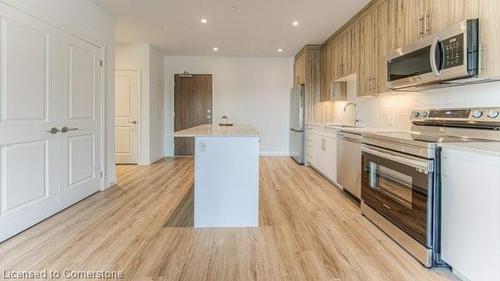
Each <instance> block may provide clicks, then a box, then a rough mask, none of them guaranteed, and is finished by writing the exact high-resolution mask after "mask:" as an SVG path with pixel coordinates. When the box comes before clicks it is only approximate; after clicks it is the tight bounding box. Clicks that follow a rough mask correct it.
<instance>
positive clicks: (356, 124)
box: [344, 102, 361, 127]
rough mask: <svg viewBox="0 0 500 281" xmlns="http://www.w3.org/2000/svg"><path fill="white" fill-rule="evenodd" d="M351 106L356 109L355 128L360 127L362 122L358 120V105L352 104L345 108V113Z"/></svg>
mask: <svg viewBox="0 0 500 281" xmlns="http://www.w3.org/2000/svg"><path fill="white" fill-rule="evenodd" d="M349 106H353V107H354V126H355V127H359V122H361V120H359V119H358V105H357V104H355V103H353V102H350V103H348V104H346V105H345V106H344V112H346V110H347V108H348V107H349Z"/></svg>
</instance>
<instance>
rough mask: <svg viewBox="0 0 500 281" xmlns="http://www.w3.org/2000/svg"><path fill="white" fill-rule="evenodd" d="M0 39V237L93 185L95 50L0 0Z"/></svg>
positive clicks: (96, 170) (96, 172) (96, 180)
mask: <svg viewBox="0 0 500 281" xmlns="http://www.w3.org/2000/svg"><path fill="white" fill-rule="evenodd" d="M0 42H1V44H0V72H1V75H0V241H3V240H5V239H7V238H9V237H11V236H13V235H15V234H16V233H19V232H20V231H22V230H24V229H26V228H28V227H30V226H32V225H34V224H36V223H38V222H40V221H41V220H43V219H45V218H47V217H49V216H51V215H53V214H55V213H56V212H58V211H59V210H62V209H64V208H66V207H68V206H70V205H72V204H74V203H75V202H78V201H79V200H81V199H82V198H85V197H87V196H88V195H90V194H92V193H94V192H96V191H98V190H99V188H100V160H99V159H100V151H99V148H100V146H99V143H100V139H99V132H100V110H99V105H100V97H101V93H100V92H101V81H100V77H101V66H100V58H101V51H100V49H99V48H98V47H96V46H94V45H92V44H90V43H87V42H85V41H83V40H80V39H78V38H76V37H74V36H72V35H70V34H68V33H65V32H63V31H61V30H59V29H57V28H55V27H52V26H51V25H49V24H46V23H43V22H41V21H39V20H37V19H35V18H33V17H31V16H28V15H26V14H24V13H22V12H20V11H18V10H16V9H13V8H10V7H8V6H5V5H3V4H0ZM63 127H67V128H68V130H67V131H64V132H62V131H61V130H62V128H63ZM51 128H55V129H54V132H53V133H51V132H49V131H50V130H51Z"/></svg>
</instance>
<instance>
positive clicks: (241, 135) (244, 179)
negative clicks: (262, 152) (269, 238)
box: [174, 124, 259, 228]
mask: <svg viewBox="0 0 500 281" xmlns="http://www.w3.org/2000/svg"><path fill="white" fill-rule="evenodd" d="M174 136H175V137H194V138H195V155H194V162H195V164H194V165H195V169H194V227H196V228H202V227H257V226H258V222H259V133H258V132H257V130H255V129H254V128H253V127H251V126H249V125H234V126H219V125H211V124H207V125H201V126H197V127H193V128H190V129H186V130H182V131H177V132H175V134H174Z"/></svg>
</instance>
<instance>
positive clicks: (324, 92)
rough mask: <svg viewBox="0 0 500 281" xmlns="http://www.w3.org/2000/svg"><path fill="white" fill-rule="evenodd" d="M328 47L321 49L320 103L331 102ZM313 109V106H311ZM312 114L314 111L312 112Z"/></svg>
mask: <svg viewBox="0 0 500 281" xmlns="http://www.w3.org/2000/svg"><path fill="white" fill-rule="evenodd" d="M327 48H328V45H326V46H323V47H321V52H320V66H319V67H320V70H319V73H320V102H323V101H328V100H330V95H329V91H328V86H327V85H328V83H329V80H330V79H329V77H328V76H327V73H326V72H327V71H326V68H327V67H328V65H327V64H328V61H327V57H326V53H327V52H326V51H327ZM311 108H312V106H311ZM311 112H312V111H311ZM309 120H311V121H312V119H309Z"/></svg>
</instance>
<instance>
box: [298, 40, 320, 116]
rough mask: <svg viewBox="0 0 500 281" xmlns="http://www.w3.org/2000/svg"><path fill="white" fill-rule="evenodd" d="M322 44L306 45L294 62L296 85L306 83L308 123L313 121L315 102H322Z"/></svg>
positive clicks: (306, 114)
mask: <svg viewBox="0 0 500 281" xmlns="http://www.w3.org/2000/svg"><path fill="white" fill-rule="evenodd" d="M320 51H321V46H320V45H306V46H305V47H304V48H303V49H302V50H301V51H300V52H299V53H298V54H297V55H296V56H295V64H294V80H295V81H294V83H295V85H305V116H306V117H305V118H306V123H310V122H312V121H313V116H314V104H316V103H318V102H320V100H321V99H322V96H323V94H322V93H323V92H325V91H324V89H323V87H322V85H321V78H320V77H321V75H322V73H324V72H323V71H322V68H321V53H320Z"/></svg>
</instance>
